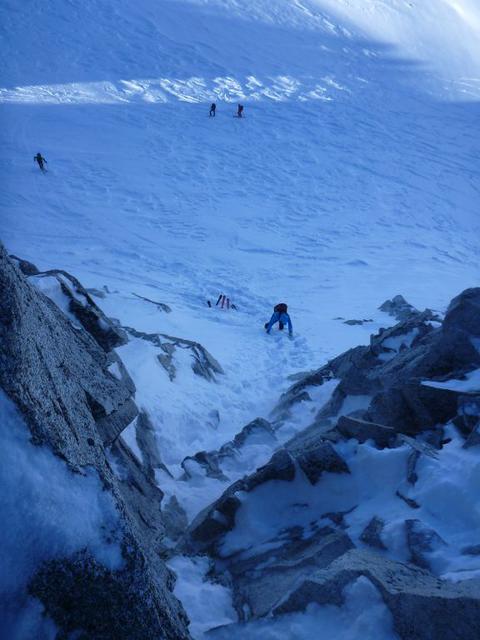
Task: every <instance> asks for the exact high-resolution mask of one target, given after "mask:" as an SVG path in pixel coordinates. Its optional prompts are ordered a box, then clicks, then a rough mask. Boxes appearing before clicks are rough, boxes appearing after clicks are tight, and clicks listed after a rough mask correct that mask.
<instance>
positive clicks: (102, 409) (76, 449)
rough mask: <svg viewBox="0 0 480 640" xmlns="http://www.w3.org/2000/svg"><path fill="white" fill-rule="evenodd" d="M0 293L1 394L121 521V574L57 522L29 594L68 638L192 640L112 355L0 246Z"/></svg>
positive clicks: (39, 441) (126, 385)
mask: <svg viewBox="0 0 480 640" xmlns="http://www.w3.org/2000/svg"><path fill="white" fill-rule="evenodd" d="M33 277H35V276H33ZM0 289H1V291H2V297H1V299H0V362H1V366H0V385H1V387H2V389H3V390H4V391H5V392H6V394H7V395H8V396H9V397H10V399H11V400H13V401H14V402H15V403H16V405H17V407H18V408H19V410H20V411H21V413H22V414H23V417H24V419H25V422H26V424H27V425H28V428H29V430H30V433H31V439H32V442H34V443H35V444H36V445H42V446H43V447H48V448H51V449H52V450H53V452H54V453H55V454H56V456H58V457H59V459H60V460H62V461H64V462H65V463H66V464H67V465H68V468H69V470H67V474H69V475H71V474H72V473H75V474H78V475H79V477H81V476H85V475H86V474H88V473H92V472H93V473H94V474H95V475H96V476H97V477H98V478H99V484H100V486H101V487H102V489H100V492H102V491H104V492H106V493H107V494H108V495H110V496H111V499H112V502H113V505H114V506H113V509H114V511H115V512H116V513H117V517H118V518H119V524H118V526H117V530H116V532H115V536H116V539H117V541H118V545H119V547H120V549H121V558H122V561H121V562H120V564H119V566H117V567H115V568H114V569H112V568H111V567H108V566H106V565H105V563H102V561H100V560H99V559H98V558H95V557H94V556H93V555H92V552H91V550H90V549H89V548H88V547H87V548H86V549H84V550H83V551H75V553H68V552H67V551H65V550H63V549H62V547H61V545H59V544H58V542H57V539H58V538H61V537H62V535H63V534H62V527H65V528H68V526H69V523H68V522H65V523H61V521H60V524H59V525H58V531H57V532H56V533H54V534H52V536H51V541H50V545H51V550H50V552H49V553H48V554H47V555H46V559H45V561H44V562H43V563H42V564H39V565H37V566H33V567H32V568H31V575H30V581H29V584H30V586H29V590H30V592H31V593H32V594H33V595H35V596H36V597H37V598H38V599H39V600H40V601H41V603H42V605H43V607H44V609H45V611H46V613H47V614H48V616H50V618H51V619H53V621H54V623H55V624H56V625H57V626H58V628H59V629H61V630H63V632H64V633H68V632H73V631H74V630H76V631H81V632H82V637H85V638H99V637H102V638H105V639H107V638H112V640H113V638H120V637H129V638H154V637H165V638H171V639H172V640H173V639H175V640H176V639H178V638H187V637H188V632H187V630H186V618H185V614H184V612H183V610H182V608H181V606H180V604H179V603H178V601H177V600H176V599H175V598H174V596H173V595H172V593H171V589H172V587H173V578H172V575H171V572H170V571H169V570H168V569H167V567H166V566H165V565H164V563H163V562H162V560H161V559H160V557H159V553H160V552H161V551H162V543H161V541H162V537H163V536H164V535H165V534H164V525H163V523H162V517H161V511H160V503H161V500H162V492H161V491H160V490H159V489H158V488H157V487H156V486H155V485H154V484H153V483H152V482H151V481H150V480H149V479H148V478H147V476H146V475H145V473H144V472H143V469H142V468H141V465H140V463H139V462H138V461H137V460H136V458H135V456H134V455H133V454H132V453H131V451H130V450H129V449H128V447H126V446H125V444H124V443H123V442H122V440H121V438H118V436H119V434H120V433H121V432H122V431H123V430H124V429H125V428H126V427H127V426H128V425H129V424H130V423H131V422H132V420H133V419H134V418H135V416H136V415H137V408H136V405H135V403H134V401H133V397H132V396H133V388H132V383H131V381H124V380H122V379H119V378H118V377H117V376H115V375H113V374H112V373H111V372H110V370H109V366H110V364H111V359H110V357H109V354H108V353H106V352H105V351H104V349H103V348H102V347H100V345H99V344H98V343H97V341H96V340H94V338H93V337H92V336H91V335H90V334H89V333H88V332H87V331H86V330H85V329H84V328H83V327H82V326H80V327H75V326H74V325H72V323H71V321H70V320H69V319H68V318H67V317H66V316H65V314H64V313H63V312H62V311H61V310H60V309H59V308H58V307H57V306H56V305H55V304H54V303H53V302H52V301H51V300H50V299H49V298H48V297H46V296H45V295H43V294H42V293H41V292H40V291H38V290H37V288H35V287H34V286H32V284H31V283H30V282H28V281H27V278H26V277H25V276H24V275H23V274H22V273H21V271H20V270H19V268H18V267H16V266H15V265H14V263H13V262H12V261H11V260H10V259H9V258H8V256H7V254H6V252H5V250H4V248H3V247H2V246H0ZM6 428H8V425H6ZM107 447H109V450H108V451H107ZM52 464H53V463H52ZM62 464H63V463H62ZM66 499H67V501H68V496H67V498H66ZM72 499H73V495H72ZM32 508H33V506H32ZM52 517H53V515H52ZM55 517H58V516H57V514H55ZM73 535H74V534H73ZM98 535H99V536H100V535H102V532H101V531H99V532H98ZM25 544H27V545H34V544H35V540H34V538H31V539H27V540H26V541H25ZM56 547H57V548H58V552H57V554H55V548H56ZM67 594H68V595H67ZM93 603H94V605H93ZM17 605H18V602H17ZM92 608H93V609H95V613H94V612H93V611H92ZM35 635H36V634H35Z"/></svg>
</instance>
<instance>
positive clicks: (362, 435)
mask: <svg viewBox="0 0 480 640" xmlns="http://www.w3.org/2000/svg"><path fill="white" fill-rule="evenodd" d="M336 429H337V431H339V432H340V433H341V434H342V436H344V437H345V438H347V439H349V438H355V440H358V442H366V441H367V440H373V441H374V442H375V444H376V445H377V447H379V448H380V449H384V448H385V447H388V446H391V445H392V444H393V443H394V441H395V438H396V436H397V432H396V431H395V429H393V428H392V427H386V426H385V425H382V424H377V423H375V422H368V421H367V420H360V419H359V418H352V417H351V416H341V417H340V418H339V420H338V422H337V426H336Z"/></svg>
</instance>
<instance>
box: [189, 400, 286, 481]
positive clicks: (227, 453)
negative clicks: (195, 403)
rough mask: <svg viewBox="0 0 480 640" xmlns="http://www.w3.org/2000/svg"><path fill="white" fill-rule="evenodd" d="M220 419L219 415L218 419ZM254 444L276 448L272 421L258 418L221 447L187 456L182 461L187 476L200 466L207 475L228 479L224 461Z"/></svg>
mask: <svg viewBox="0 0 480 640" xmlns="http://www.w3.org/2000/svg"><path fill="white" fill-rule="evenodd" d="M217 414H218V412H217ZM219 419H220V418H219V416H218V418H217V420H219ZM252 444H266V445H270V446H271V448H272V449H273V448H275V446H276V445H277V444H278V442H277V438H276V436H275V431H274V429H273V427H272V425H271V423H270V422H268V421H267V420H264V419H263V418H256V419H255V420H252V422H249V423H248V424H247V425H246V426H245V427H243V429H242V430H241V431H240V432H239V433H237V434H236V435H235V437H234V438H233V440H229V441H228V442H226V443H225V444H223V445H222V446H221V447H220V449H218V450H214V451H199V452H197V453H196V454H194V455H193V456H187V457H186V458H184V460H183V461H182V463H181V466H182V468H183V470H184V472H185V478H186V479H188V478H191V477H192V475H195V474H196V467H197V466H200V467H201V468H202V469H203V471H204V473H205V475H206V476H208V477H210V478H218V479H220V480H228V476H227V475H226V474H225V473H224V472H223V470H222V463H224V462H225V460H227V459H231V458H234V457H235V456H236V455H237V454H238V452H240V451H241V450H242V449H243V448H244V447H247V446H248V445H252Z"/></svg>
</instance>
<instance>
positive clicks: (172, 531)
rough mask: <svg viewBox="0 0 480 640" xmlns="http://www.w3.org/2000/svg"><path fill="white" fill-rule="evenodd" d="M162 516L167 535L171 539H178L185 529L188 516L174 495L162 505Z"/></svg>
mask: <svg viewBox="0 0 480 640" xmlns="http://www.w3.org/2000/svg"><path fill="white" fill-rule="evenodd" d="M162 516H163V523H164V525H165V530H166V533H167V536H168V537H169V538H170V539H171V540H173V541H176V540H179V539H180V537H181V536H182V535H183V534H184V533H185V531H186V530H187V527H188V518H187V514H186V513H185V510H184V509H183V508H182V507H181V505H180V504H179V502H178V500H177V498H176V497H175V496H172V497H171V498H170V500H169V501H168V502H167V503H166V504H165V506H164V507H163V509H162Z"/></svg>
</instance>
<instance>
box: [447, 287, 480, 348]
mask: <svg viewBox="0 0 480 640" xmlns="http://www.w3.org/2000/svg"><path fill="white" fill-rule="evenodd" d="M452 330H457V331H462V332H465V333H467V334H468V335H470V336H480V287H476V288H472V289H465V291H462V293H461V294H460V295H458V296H457V297H456V298H454V299H453V300H452V301H451V302H450V305H449V306H448V309H447V313H446V315H445V319H444V321H443V331H444V332H445V333H450V332H451V331H452Z"/></svg>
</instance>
